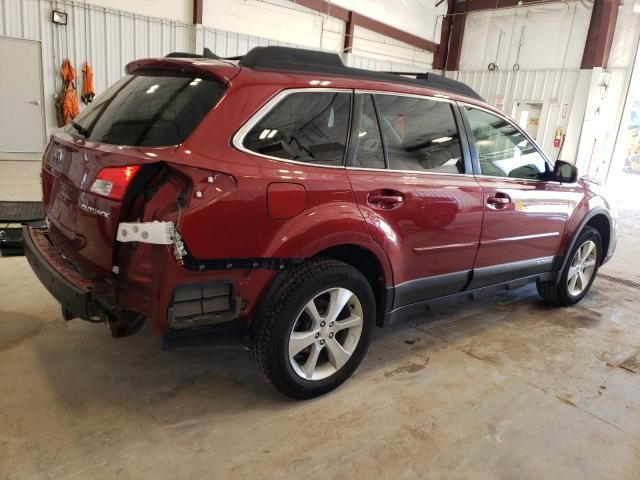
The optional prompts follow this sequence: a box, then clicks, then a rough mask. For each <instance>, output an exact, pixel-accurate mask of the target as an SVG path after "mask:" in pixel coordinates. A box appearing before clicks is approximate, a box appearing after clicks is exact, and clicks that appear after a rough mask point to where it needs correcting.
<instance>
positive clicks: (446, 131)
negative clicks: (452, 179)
mask: <svg viewBox="0 0 640 480" xmlns="http://www.w3.org/2000/svg"><path fill="white" fill-rule="evenodd" d="M375 99H376V105H377V107H378V114H379V116H380V126H381V129H382V134H383V135H384V141H385V145H386V147H387V157H388V162H389V168H390V169H392V170H409V171H419V172H438V173H451V174H457V173H465V169H464V160H463V158H462V150H461V148H460V135H459V133H458V127H457V126H456V121H455V117H454V114H453V109H452V106H451V105H450V104H449V103H448V102H439V101H436V100H429V99H426V98H416V97H399V96H395V95H376V96H375Z"/></svg>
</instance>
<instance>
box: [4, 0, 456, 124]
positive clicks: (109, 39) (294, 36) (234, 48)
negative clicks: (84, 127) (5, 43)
mask: <svg viewBox="0 0 640 480" xmlns="http://www.w3.org/2000/svg"><path fill="white" fill-rule="evenodd" d="M341 3H342V4H343V5H344V6H345V7H347V8H354V9H355V8H367V12H368V13H369V14H371V15H377V16H378V17H379V19H380V21H383V20H384V21H385V22H393V23H395V24H396V25H398V26H402V25H403V23H406V24H407V25H409V26H412V28H413V29H414V30H416V31H417V30H418V23H417V21H416V18H417V17H416V15H418V14H420V15H430V17H428V22H427V24H428V25H429V27H428V28H426V29H424V31H422V36H423V38H426V39H428V40H431V39H432V38H437V37H438V36H439V34H440V33H439V29H438V28H436V23H437V22H436V17H435V13H436V9H435V7H428V8H426V7H423V6H422V5H423V3H424V2H420V1H419V0H404V1H402V2H398V5H394V7H393V8H391V7H389V6H387V2H384V1H383V0H376V1H375V2H358V1H355V0H353V1H347V0H344V1H342V2H341ZM1 5H2V6H1V8H0V35H2V36H8V37H14V38H22V39H27V40H36V41H39V42H40V44H41V48H42V61H43V69H42V71H43V82H44V85H43V90H44V103H45V105H44V107H45V123H46V129H47V135H49V134H51V132H52V130H53V129H55V128H56V117H55V103H54V102H55V97H56V95H57V94H58V93H59V89H60V87H61V81H60V76H59V73H58V71H59V69H60V66H61V63H62V61H63V59H64V58H70V59H71V61H72V63H73V65H74V67H75V69H76V71H77V72H78V73H79V74H80V69H81V67H82V64H83V63H84V62H85V61H88V62H89V64H90V65H91V66H92V68H93V71H94V75H95V79H94V81H95V87H96V91H97V93H100V92H102V91H104V90H105V89H106V88H107V87H108V86H109V85H111V84H112V83H114V82H115V81H116V80H118V79H119V78H121V76H122V75H123V73H124V67H125V66H126V64H127V63H129V62H130V61H132V60H134V59H137V58H144V57H157V56H163V55H166V54H167V53H169V52H172V51H184V52H201V51H202V48H203V47H204V46H206V47H208V48H210V49H211V50H212V51H214V52H215V53H217V54H218V55H220V56H236V55H242V54H244V53H246V52H247V51H248V50H250V49H251V48H253V47H255V46H259V45H286V46H299V47H306V48H314V49H319V48H321V49H323V50H327V51H334V52H337V53H342V49H343V46H344V33H345V22H343V21H340V20H338V19H336V18H333V17H331V16H330V15H324V14H321V13H319V12H317V11H314V10H311V9H308V8H305V7H302V6H300V5H298V4H296V3H295V2H291V1H287V0H268V1H262V0H228V1H224V2H220V1H212V0H209V1H207V0H205V1H204V6H203V7H204V8H203V24H202V25H193V24H192V23H190V22H191V21H192V16H193V1H192V0H137V1H135V2H131V1H128V0H95V1H94V0H91V1H89V2H72V1H57V2H56V1H49V0H3V1H2V4H1ZM369 7H371V8H369ZM442 8H446V7H440V10H442ZM54 9H56V10H61V11H64V12H66V13H67V14H68V23H67V25H66V26H60V25H55V24H53V23H52V21H51V12H52V10H54ZM149 13H153V16H149ZM385 17H388V18H386V19H385ZM343 58H344V61H345V63H347V64H348V65H351V66H356V67H361V68H368V69H375V70H396V71H400V70H402V71H423V72H424V71H425V70H428V69H430V68H431V63H432V58H433V55H432V53H430V52H426V51H424V50H420V49H417V48H415V47H413V46H411V45H407V44H404V43H402V42H398V41H396V40H394V39H391V38H387V37H384V36H382V35H379V34H377V33H374V32H369V31H367V30H365V29H361V28H356V31H355V34H354V42H353V51H352V53H349V54H344V55H343ZM77 87H78V88H77V89H78V92H79V91H80V89H81V79H79V80H78V84H77ZM81 107H82V105H81Z"/></svg>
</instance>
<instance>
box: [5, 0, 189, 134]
mask: <svg viewBox="0 0 640 480" xmlns="http://www.w3.org/2000/svg"><path fill="white" fill-rule="evenodd" d="M53 5H54V4H53V3H52V2H49V1H43V0H2V3H1V6H2V8H0V35H4V36H9V37H16V38H24V39H28V40H37V41H39V42H40V44H41V48H42V60H43V76H44V78H43V81H44V94H45V105H44V107H45V116H46V124H47V130H48V131H49V133H50V131H51V129H52V128H55V126H56V117H55V110H54V97H55V95H56V94H57V93H58V90H59V88H60V86H61V80H60V75H59V69H60V66H61V64H62V60H63V59H64V58H67V57H68V58H70V59H71V62H72V63H73V66H74V68H75V69H76V71H77V73H78V76H79V78H78V81H77V84H76V87H77V90H78V92H80V91H81V88H82V73H81V68H82V64H83V63H84V62H85V61H88V62H89V64H90V65H91V66H92V68H93V71H94V84H95V87H96V91H97V92H101V91H104V90H105V89H106V88H107V86H108V85H111V84H112V83H114V82H115V81H117V80H118V79H120V78H121V77H122V75H123V74H124V67H125V65H126V64H127V63H129V62H130V61H132V60H134V59H136V58H141V57H148V56H161V55H165V54H167V53H169V52H171V51H176V50H178V51H190V50H191V47H190V33H191V31H192V30H193V26H191V25H188V24H184V23H181V22H177V21H172V20H163V19H160V18H154V17H147V16H142V15H138V14H132V13H127V12H122V11H118V10H113V9H109V8H102V7H97V6H94V5H87V4H85V3H82V2H56V5H57V6H56V9H58V10H62V11H65V12H66V13H67V14H68V24H67V25H66V26H59V25H55V24H53V23H52V22H51V11H52V9H53Z"/></svg>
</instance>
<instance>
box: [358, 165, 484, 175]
mask: <svg viewBox="0 0 640 480" xmlns="http://www.w3.org/2000/svg"><path fill="white" fill-rule="evenodd" d="M347 170H363V171H369V172H387V173H415V174H417V175H444V176H446V177H475V175H474V174H472V173H444V172H427V171H424V172H421V171H419V170H394V169H391V168H367V167H347Z"/></svg>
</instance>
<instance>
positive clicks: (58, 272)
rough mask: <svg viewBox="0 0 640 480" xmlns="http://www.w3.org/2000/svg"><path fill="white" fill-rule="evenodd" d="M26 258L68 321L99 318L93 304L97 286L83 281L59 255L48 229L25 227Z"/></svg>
mask: <svg viewBox="0 0 640 480" xmlns="http://www.w3.org/2000/svg"><path fill="white" fill-rule="evenodd" d="M22 235H23V238H24V254H25V256H26V257H27V260H28V261H29V265H31V269H32V270H33V271H34V273H35V274H36V276H37V277H38V279H39V280H40V282H41V283H42V285H44V286H45V288H46V289H47V290H48V291H49V293H51V295H53V297H54V298H55V299H56V300H58V302H60V305H62V310H63V316H64V317H65V320H70V319H71V318H76V317H77V318H81V319H83V320H94V319H96V318H97V317H99V311H98V307H97V304H96V303H95V302H93V301H92V300H91V293H92V291H93V290H95V288H96V284H95V283H94V282H91V281H87V279H85V278H83V277H82V276H81V275H80V274H79V273H78V272H77V271H76V270H75V269H74V268H73V267H72V266H71V265H70V264H68V263H67V262H66V261H65V259H64V258H62V256H61V255H60V254H59V253H58V252H57V251H56V249H55V247H54V246H53V245H52V244H51V242H50V241H49V238H48V236H47V231H46V230H45V229H34V228H32V227H29V226H25V227H23V230H22Z"/></svg>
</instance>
